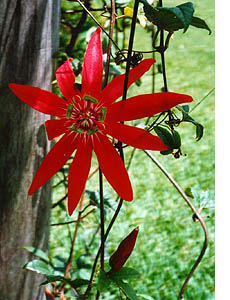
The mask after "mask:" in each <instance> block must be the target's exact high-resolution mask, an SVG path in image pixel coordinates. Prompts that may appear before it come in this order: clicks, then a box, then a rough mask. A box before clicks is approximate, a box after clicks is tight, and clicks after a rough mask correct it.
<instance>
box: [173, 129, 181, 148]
mask: <svg viewBox="0 0 230 300" xmlns="http://www.w3.org/2000/svg"><path fill="white" fill-rule="evenodd" d="M173 139H174V145H173V149H179V148H180V147H181V138H180V135H179V133H178V132H177V131H176V130H173Z"/></svg>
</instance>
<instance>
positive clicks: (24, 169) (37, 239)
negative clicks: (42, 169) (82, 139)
mask: <svg viewBox="0 0 230 300" xmlns="http://www.w3.org/2000/svg"><path fill="white" fill-rule="evenodd" d="M59 17H60V0H33V1H31V0H1V1H0V300H6V299H9V300H41V299H42V300H44V299H45V296H44V292H43V290H44V288H43V287H40V283H41V282H42V280H43V279H44V278H43V277H42V276H41V275H38V274H35V273H33V272H30V271H27V270H23V269H22V267H23V265H24V264H25V263H26V262H28V261H29V260H30V259H31V258H33V256H31V254H29V253H28V252H27V251H25V250H22V249H20V247H23V246H33V247H37V248H40V249H43V250H45V251H46V250H47V249H48V238H49V217H50V206H51V197H50V195H51V194H50V191H51V189H50V184H49V183H48V184H46V185H45V186H44V187H43V188H41V189H40V190H39V191H38V192H36V193H35V194H34V195H33V196H32V197H28V196H27V192H28V188H29V186H30V184H31V182H32V179H33V177H34V175H35V173H36V170H37V169H38V167H39V165H40V163H41V161H42V159H43V158H44V157H45V155H46V153H47V151H48V150H49V143H47V138H46V134H45V129H44V125H42V124H44V122H45V120H47V119H48V118H49V117H48V116H46V115H43V114H41V113H39V112H37V111H34V110H33V109H31V108H30V107H28V106H27V105H25V104H24V103H22V102H21V101H20V100H19V99H18V98H17V97H16V96H15V95H14V94H13V93H12V92H11V91H10V90H9V88H8V84H9V83H18V84H29V85H32V86H37V87H40V88H43V89H47V90H48V89H49V90H50V89H51V81H52V78H53V70H52V65H53V64H52V54H53V53H54V52H55V51H57V49H58V36H59Z"/></svg>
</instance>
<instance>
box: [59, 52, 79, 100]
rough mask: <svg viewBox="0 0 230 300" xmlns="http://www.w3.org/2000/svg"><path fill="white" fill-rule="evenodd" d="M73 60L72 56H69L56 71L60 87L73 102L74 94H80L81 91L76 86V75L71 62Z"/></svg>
mask: <svg viewBox="0 0 230 300" xmlns="http://www.w3.org/2000/svg"><path fill="white" fill-rule="evenodd" d="M72 60H73V59H72V58H69V59H68V60H67V61H66V62H65V63H64V64H62V65H61V66H60V67H59V68H58V69H57V71H56V79H57V83H58V87H59V89H60V91H61V92H62V95H63V96H64V97H65V98H66V99H67V100H69V101H71V102H72V99H73V97H74V96H76V95H80V92H79V91H78V90H77V89H76V88H74V83H75V75H74V72H73V69H72V67H71V64H70V62H71V61H72Z"/></svg>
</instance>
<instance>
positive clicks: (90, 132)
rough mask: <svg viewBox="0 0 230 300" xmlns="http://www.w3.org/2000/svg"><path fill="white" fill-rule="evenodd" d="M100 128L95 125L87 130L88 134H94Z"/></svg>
mask: <svg viewBox="0 0 230 300" xmlns="http://www.w3.org/2000/svg"><path fill="white" fill-rule="evenodd" d="M98 130H99V129H98V127H97V126H95V127H94V128H93V129H89V130H88V131H87V134H88V135H92V134H94V133H96V132H97V131H98Z"/></svg>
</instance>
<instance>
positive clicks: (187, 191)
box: [184, 187, 194, 198]
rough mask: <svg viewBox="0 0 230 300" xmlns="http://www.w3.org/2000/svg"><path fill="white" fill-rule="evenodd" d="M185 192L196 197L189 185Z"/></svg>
mask: <svg viewBox="0 0 230 300" xmlns="http://www.w3.org/2000/svg"><path fill="white" fill-rule="evenodd" d="M184 192H185V194H186V195H187V196H189V197H191V198H194V196H193V193H192V189H191V187H187V188H186V189H185V191H184Z"/></svg>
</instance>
